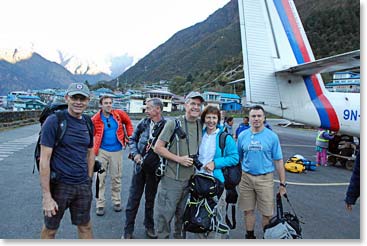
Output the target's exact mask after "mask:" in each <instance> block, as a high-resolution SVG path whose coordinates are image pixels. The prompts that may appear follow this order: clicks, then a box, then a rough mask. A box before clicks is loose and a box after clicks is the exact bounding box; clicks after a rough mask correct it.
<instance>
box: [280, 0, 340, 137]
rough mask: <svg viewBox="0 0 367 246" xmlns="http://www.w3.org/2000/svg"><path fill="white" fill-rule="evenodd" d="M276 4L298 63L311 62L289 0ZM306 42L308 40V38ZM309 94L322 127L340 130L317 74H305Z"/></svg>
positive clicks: (282, 0) (336, 117)
mask: <svg viewBox="0 0 367 246" xmlns="http://www.w3.org/2000/svg"><path fill="white" fill-rule="evenodd" d="M274 5H275V7H276V9H277V11H278V14H279V17H280V19H281V22H282V24H283V28H284V30H285V32H286V35H287V37H288V40H289V43H290V46H291V48H292V50H293V53H294V56H295V58H296V60H297V63H298V64H303V63H306V62H310V61H311V58H310V52H311V51H310V50H308V48H307V47H306V44H305V40H304V39H303V37H302V35H301V32H300V30H299V28H298V26H297V21H296V18H295V16H294V15H293V12H292V9H291V6H290V5H289V0H274ZM306 42H308V41H307V40H306ZM303 79H304V82H305V85H306V87H307V91H308V94H309V95H310V98H311V101H312V103H313V104H314V105H315V107H316V110H317V112H318V114H319V117H320V121H321V127H322V128H326V129H331V130H333V131H338V130H339V128H340V124H339V120H338V116H337V114H336V112H335V110H334V108H333V106H332V105H331V104H330V102H329V100H328V99H327V98H326V96H325V95H324V94H323V92H322V89H321V87H320V81H319V80H318V78H317V76H316V75H311V76H303Z"/></svg>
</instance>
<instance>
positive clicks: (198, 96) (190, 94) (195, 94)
mask: <svg viewBox="0 0 367 246" xmlns="http://www.w3.org/2000/svg"><path fill="white" fill-rule="evenodd" d="M191 98H199V99H200V101H201V102H205V99H204V97H203V96H202V95H201V94H200V93H199V92H197V91H192V92H190V93H189V94H187V96H186V97H185V102H187V100H189V99H191Z"/></svg>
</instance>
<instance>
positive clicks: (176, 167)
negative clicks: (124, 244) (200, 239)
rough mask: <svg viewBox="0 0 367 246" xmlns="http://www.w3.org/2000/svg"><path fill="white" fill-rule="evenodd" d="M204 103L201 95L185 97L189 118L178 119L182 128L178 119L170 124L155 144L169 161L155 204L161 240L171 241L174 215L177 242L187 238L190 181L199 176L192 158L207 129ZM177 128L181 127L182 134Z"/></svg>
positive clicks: (186, 114) (167, 124) (193, 93)
mask: <svg viewBox="0 0 367 246" xmlns="http://www.w3.org/2000/svg"><path fill="white" fill-rule="evenodd" d="M203 103H204V98H203V97H202V95H201V94H200V93H199V92H190V93H189V94H188V95H187V96H186V98H185V115H184V116H181V117H179V118H178V121H177V123H178V124H179V125H178V126H177V125H176V121H175V120H170V121H168V122H167V123H166V125H165V126H164V128H163V130H162V133H161V134H160V135H159V137H158V141H157V143H156V144H155V152H156V153H157V154H159V155H160V156H162V157H164V158H165V159H167V164H166V168H165V173H164V176H163V177H162V178H161V181H160V183H159V185H158V192H157V198H156V204H155V215H156V217H155V223H156V225H157V235H158V238H160V239H168V238H169V235H170V232H171V221H172V219H173V217H174V216H175V231H174V235H173V236H174V238H176V239H180V238H183V237H184V235H183V234H182V223H183V213H184V210H185V204H186V200H187V196H188V194H189V182H188V181H189V179H190V177H191V175H193V174H194V173H195V167H194V165H193V158H191V157H190V156H193V155H196V154H198V149H199V146H200V142H201V138H202V129H203V126H202V123H201V121H200V119H199V117H200V114H201V110H202V105H203ZM177 127H179V128H180V130H179V131H177ZM174 135H175V136H174ZM171 137H173V139H172V138H171ZM171 139H172V141H171ZM167 145H168V146H167Z"/></svg>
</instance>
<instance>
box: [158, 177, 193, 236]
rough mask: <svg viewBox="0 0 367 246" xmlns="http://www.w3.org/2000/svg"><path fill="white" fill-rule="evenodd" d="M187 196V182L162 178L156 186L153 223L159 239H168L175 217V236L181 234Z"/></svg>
mask: <svg viewBox="0 0 367 246" xmlns="http://www.w3.org/2000/svg"><path fill="white" fill-rule="evenodd" d="M188 194H189V182H188V180H186V181H179V180H175V179H172V178H169V177H167V176H163V177H162V178H161V181H160V182H159V185H158V193H157V201H156V204H155V216H156V217H155V222H156V224H157V225H156V227H157V234H158V238H159V239H168V238H169V236H170V233H171V221H172V219H173V217H174V216H175V234H176V233H179V232H181V230H182V224H183V214H184V211H185V205H186V201H187V198H188Z"/></svg>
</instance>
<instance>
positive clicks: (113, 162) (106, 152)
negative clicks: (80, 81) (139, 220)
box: [92, 95, 133, 216]
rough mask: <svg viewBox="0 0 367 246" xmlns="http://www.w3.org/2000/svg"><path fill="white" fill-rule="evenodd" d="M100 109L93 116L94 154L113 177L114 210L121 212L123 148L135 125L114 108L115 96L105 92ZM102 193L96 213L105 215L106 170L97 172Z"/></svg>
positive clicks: (100, 193) (97, 203)
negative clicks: (113, 97) (113, 98)
mask: <svg viewBox="0 0 367 246" xmlns="http://www.w3.org/2000/svg"><path fill="white" fill-rule="evenodd" d="M99 103H100V105H101V109H100V110H99V111H98V112H97V113H96V114H95V115H93V117H92V121H93V125H94V129H95V130H94V154H95V155H96V156H97V159H98V160H99V161H100V162H101V163H102V168H103V169H105V170H106V171H109V173H110V176H111V199H112V203H113V210H114V211H115V212H121V210H122V207H121V176H122V147H124V146H126V143H128V142H129V139H128V137H129V136H131V135H132V133H133V125H132V123H131V120H130V118H129V116H128V115H127V114H126V113H125V112H124V111H122V110H119V109H112V97H111V96H109V95H104V96H102V97H101V98H100V99H99ZM97 175H98V178H99V192H98V198H97V202H96V207H97V208H96V214H97V215H98V216H103V215H104V214H105V201H106V199H105V194H104V193H105V190H106V175H107V172H103V173H101V174H97Z"/></svg>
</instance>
